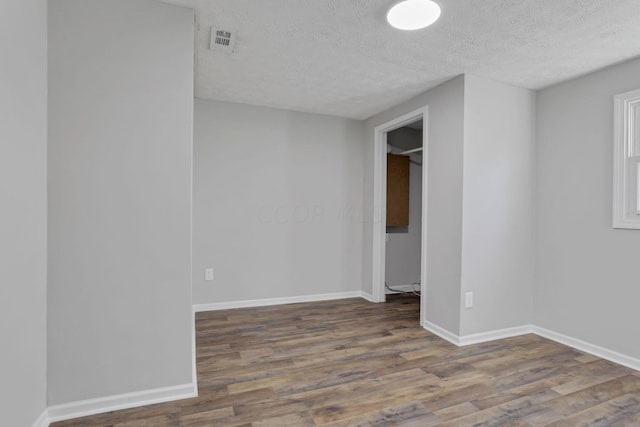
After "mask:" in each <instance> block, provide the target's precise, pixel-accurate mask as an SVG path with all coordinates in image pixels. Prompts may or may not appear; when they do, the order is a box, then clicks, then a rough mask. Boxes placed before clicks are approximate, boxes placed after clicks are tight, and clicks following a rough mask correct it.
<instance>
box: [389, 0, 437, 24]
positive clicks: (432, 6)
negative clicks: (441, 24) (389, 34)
mask: <svg viewBox="0 0 640 427" xmlns="http://www.w3.org/2000/svg"><path fill="white" fill-rule="evenodd" d="M440 13H441V10H440V6H439V5H438V3H436V2H434V1H431V0H404V1H401V2H400V3H398V4H396V5H395V6H393V7H392V8H391V9H389V12H388V13H387V21H388V22H389V24H390V25H391V26H392V27H394V28H397V29H399V30H419V29H421V28H426V27H428V26H429V25H431V24H433V23H434V22H436V21H437V20H438V18H440Z"/></svg>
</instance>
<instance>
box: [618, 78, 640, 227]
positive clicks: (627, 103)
mask: <svg viewBox="0 0 640 427" xmlns="http://www.w3.org/2000/svg"><path fill="white" fill-rule="evenodd" d="M634 104H640V89H638V90H633V91H631V92H626V93H621V94H620V95H616V96H615V98H614V118H613V120H614V121H613V128H614V147H613V228H627V229H640V215H638V213H637V207H638V206H637V204H638V201H637V200H635V201H634V200H632V198H631V197H630V189H631V188H634V187H635V186H636V182H637V181H638V180H640V178H639V177H637V176H634V177H632V176H631V174H630V168H629V163H630V162H629V159H630V158H631V157H632V156H640V153H635V147H634V146H633V143H634V140H633V135H634V134H635V132H640V123H636V122H635V118H634V117H632V113H633V108H632V106H633V105H634ZM632 180H634V181H636V182H633V181H632ZM638 198H640V195H639V197H638ZM634 202H635V203H634ZM632 204H633V206H631V205H632ZM631 210H633V211H634V212H633V213H631V212H630V211H631Z"/></svg>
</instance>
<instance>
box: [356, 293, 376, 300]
mask: <svg viewBox="0 0 640 427" xmlns="http://www.w3.org/2000/svg"><path fill="white" fill-rule="evenodd" d="M360 298H363V299H366V300H367V301H369V302H377V301H376V300H374V299H373V295H371V294H370V293H368V292H365V291H362V292H361V293H360Z"/></svg>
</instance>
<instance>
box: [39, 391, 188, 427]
mask: <svg viewBox="0 0 640 427" xmlns="http://www.w3.org/2000/svg"><path fill="white" fill-rule="evenodd" d="M197 396H198V387H197V385H196V384H184V385H179V386H173V387H163V388H156V389H152V390H145V391H139V392H134V393H125V394H118V395H115V396H108V397H101V398H98V399H89V400H82V401H79V402H71V403H65V404H63V405H55V406H50V407H49V409H48V410H47V418H48V422H50V423H52V422H56V421H64V420H70V419H73V418H79V417H86V416H88V415H95V414H102V413H105V412H111V411H118V410H120V409H129V408H135V407H138V406H146V405H152V404H155V403H163V402H169V401H172V400H180V399H188V398H191V397H197ZM44 425H48V423H47V424H44Z"/></svg>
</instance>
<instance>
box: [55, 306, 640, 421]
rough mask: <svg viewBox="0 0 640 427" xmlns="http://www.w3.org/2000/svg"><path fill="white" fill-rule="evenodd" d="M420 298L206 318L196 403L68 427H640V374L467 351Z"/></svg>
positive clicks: (572, 359) (534, 353) (530, 338)
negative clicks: (427, 316)
mask: <svg viewBox="0 0 640 427" xmlns="http://www.w3.org/2000/svg"><path fill="white" fill-rule="evenodd" d="M418 313H419V305H418V299H417V298H416V297H413V296H393V297H391V298H389V302H387V303H386V304H372V303H369V302H366V301H364V300H361V299H348V300H340V301H330V302H319V303H318V302H316V303H304V304H292V305H285V306H272V307H262V308H250V309H237V310H226V311H216V312H208V313H199V314H198V315H197V327H196V328H197V357H198V384H199V394H200V395H199V397H197V398H194V399H187V400H183V401H178V402H171V403H166V404H159V405H153V406H148V407H143V408H136V409H130V410H124V411H118V412H112V413H109V414H103V415H97V416H93V417H86V418H82V419H76V420H71V421H65V422H60V423H56V424H53V426H55V427H63V426H117V427H125V426H126V427H141V426H160V427H163V426H243V427H248V426H253V427H271V426H320V425H322V426H332V427H337V426H391V425H399V426H419V427H427V426H441V427H444V426H456V427H464V426H503V427H507V426H509V427H516V426H517V427H532V426H554V427H561V426H566V427H576V426H617V427H621V426H640V373H638V372H636V371H633V370H630V369H627V368H624V367H621V366H618V365H616V364H613V363H610V362H608V361H605V360H602V359H599V358H597V357H593V356H590V355H587V354H584V353H581V352H579V351H577V350H574V349H571V348H568V347H565V346H563V345H560V344H556V343H554V342H551V341H548V340H545V339H543V338H539V337H537V336H535V335H526V336H522V337H516V338H509V339H504V340H500V341H494V342H490V343H484V344H478V345H473V346H468V347H463V348H457V347H456V346H454V345H452V344H449V343H448V342H446V341H444V340H442V339H440V338H438V337H436V336H434V335H432V334H430V333H429V332H427V331H425V330H424V329H422V328H421V327H420V326H419V325H418Z"/></svg>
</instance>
